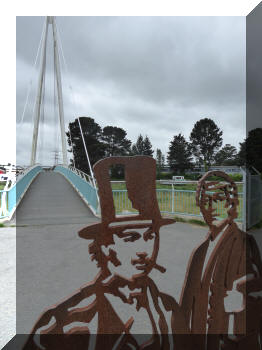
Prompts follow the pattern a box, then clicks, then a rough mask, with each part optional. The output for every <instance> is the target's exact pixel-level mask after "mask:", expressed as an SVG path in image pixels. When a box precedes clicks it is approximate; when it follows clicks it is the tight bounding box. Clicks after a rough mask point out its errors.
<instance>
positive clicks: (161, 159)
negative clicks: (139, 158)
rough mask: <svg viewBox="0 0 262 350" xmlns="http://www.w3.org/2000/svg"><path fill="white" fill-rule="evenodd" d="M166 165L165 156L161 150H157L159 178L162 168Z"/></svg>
mask: <svg viewBox="0 0 262 350" xmlns="http://www.w3.org/2000/svg"><path fill="white" fill-rule="evenodd" d="M164 165H165V156H164V155H163V153H162V152H161V149H159V148H157V149H156V171H157V176H159V175H160V173H161V170H162V167H163V166H164Z"/></svg>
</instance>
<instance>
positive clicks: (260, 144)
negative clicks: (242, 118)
mask: <svg viewBox="0 0 262 350" xmlns="http://www.w3.org/2000/svg"><path fill="white" fill-rule="evenodd" d="M246 164H247V166H248V167H252V166H253V167H254V168H256V169H257V170H258V171H259V172H262V128H256V129H253V130H251V131H249V133H248V137H247V139H246Z"/></svg>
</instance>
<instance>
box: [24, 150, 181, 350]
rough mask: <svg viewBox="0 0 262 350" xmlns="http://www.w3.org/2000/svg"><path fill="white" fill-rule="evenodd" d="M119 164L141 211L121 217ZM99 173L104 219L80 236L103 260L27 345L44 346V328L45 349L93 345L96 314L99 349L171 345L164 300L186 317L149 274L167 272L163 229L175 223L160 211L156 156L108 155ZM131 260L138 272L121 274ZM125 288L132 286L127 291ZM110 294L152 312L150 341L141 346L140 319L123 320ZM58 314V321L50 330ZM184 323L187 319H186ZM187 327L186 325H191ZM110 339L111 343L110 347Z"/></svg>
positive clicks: (42, 318)
mask: <svg viewBox="0 0 262 350" xmlns="http://www.w3.org/2000/svg"><path fill="white" fill-rule="evenodd" d="M113 165H122V166H124V169H125V180H126V187H127V191H128V197H129V199H130V201H131V202H132V207H133V208H134V209H136V210H137V212H138V213H137V214H136V215H130V216H124V217H123V216H121V217H117V216H116V212H115V207H114V199H113V195H112V189H111V183H110V174H109V170H110V167H111V166H113ZM94 173H95V177H96V181H97V184H98V189H99V198H100V207H101V222H100V223H97V224H92V225H89V226H87V227H85V228H83V229H82V230H80V232H79V236H80V237H81V238H83V239H87V240H91V241H92V242H91V243H90V245H89V253H90V255H91V260H92V261H95V262H96V263H97V267H98V268H99V272H98V274H97V276H96V277H95V279H94V280H93V281H92V282H90V283H88V284H86V285H84V286H83V287H81V289H80V290H78V291H76V293H74V294H73V295H72V296H70V297H68V298H66V299H65V300H64V301H62V302H60V303H58V304H56V305H54V306H52V307H51V308H49V309H47V310H46V311H45V312H44V313H43V314H42V315H41V316H40V318H39V319H38V321H37V322H36V324H35V326H34V327H33V329H32V332H31V334H30V336H29V338H28V341H27V343H26V346H25V349H40V347H38V345H37V344H36V343H37V342H36V341H34V335H35V334H36V333H37V331H38V330H39V329H40V328H41V329H42V331H41V335H40V338H39V339H38V342H39V343H40V344H41V345H42V346H43V347H44V348H45V349H56V348H57V349H60V348H62V347H63V349H83V348H85V349H88V346H89V334H90V329H89V327H88V324H89V323H90V322H91V321H92V320H93V319H94V317H95V316H98V322H97V334H98V336H97V339H96V349H104V348H106V349H108V350H110V349H113V347H114V346H116V343H117V342H118V347H117V349H124V348H125V346H127V345H128V344H130V345H132V346H133V348H134V349H142V348H143V349H160V348H161V349H169V348H170V346H169V341H168V337H167V334H168V322H167V320H166V318H165V315H164V312H163V310H162V309H161V307H160V305H159V299H158V298H160V299H161V301H162V303H163V305H164V307H165V308H166V309H169V311H170V305H171V304H172V305H173V306H172V309H177V315H176V317H177V319H179V317H180V316H179V314H180V310H179V308H178V305H177V303H176V301H175V300H174V299H173V298H172V297H171V296H168V295H166V294H164V293H161V292H160V291H159V289H158V288H157V286H156V284H155V283H154V281H153V280H152V279H151V278H150V276H149V275H150V272H151V271H152V269H157V270H159V271H160V272H162V273H163V272H165V268H164V267H162V266H159V265H158V264H157V256H158V250H159V239H160V235H159V231H160V228H161V227H162V226H163V225H169V224H172V223H174V222H175V221H174V220H173V219H167V218H162V217H161V214H160V211H159V207H158V202H157V198H156V189H155V180H156V166H155V160H154V159H153V158H151V157H146V156H136V157H111V158H106V159H103V160H101V161H99V162H97V163H96V164H95V166H94ZM121 241H122V242H121ZM118 243H119V244H118ZM123 243H124V244H126V245H129V247H130V248H129V249H128V251H129V252H130V253H131V254H130V255H131V256H130V257H127V256H124V257H122V258H121V254H120V253H121V252H120V251H119V249H120V248H121V247H120V248H119V245H120V246H121V244H123ZM136 243H139V248H138V249H139V250H138V251H136V250H135V249H134V248H131V245H135V244H136ZM141 246H144V247H145V251H141ZM127 264H128V265H130V266H131V267H132V268H133V269H134V271H133V272H131V273H130V274H129V275H127V276H126V271H127V270H130V269H127V268H126V269H123V270H122V271H121V272H120V273H119V271H118V269H119V268H124V266H125V265H127ZM125 287H127V290H128V292H127V293H126V294H125V293H124V292H123V290H122V288H125ZM120 289H121V290H120ZM134 290H135V291H134ZM148 295H150V296H151V298H152V301H153V308H154V312H152V310H151V308H152V307H151V306H150V302H149V299H148ZM90 296H95V300H94V301H93V302H92V303H91V304H90V305H88V306H86V307H82V308H77V307H76V306H77V304H79V303H80V302H81V301H83V300H84V299H85V298H88V297H90ZM108 296H111V297H112V296H113V297H114V298H116V299H117V300H118V303H119V302H121V303H124V304H126V305H132V306H133V307H132V308H131V309H133V311H134V314H136V313H137V312H136V310H141V309H143V310H144V311H146V314H147V316H148V320H149V323H150V334H151V336H150V339H148V340H147V341H146V343H144V344H143V345H141V344H139V343H138V341H137V340H136V338H135V337H134V336H132V325H133V322H134V317H133V316H132V315H131V317H128V318H125V319H123V317H122V318H121V317H120V316H119V314H118V311H117V309H115V308H113V306H112V304H111V303H110V301H109V297H108ZM52 317H54V320H55V321H54V322H53V324H51V326H50V325H49V327H48V328H47V329H44V327H45V326H47V325H48V324H49V322H50V320H51V319H52ZM181 317H182V316H181ZM182 318H183V317H182ZM73 322H84V323H85V324H86V325H85V326H84V327H83V326H82V327H74V328H72V329H71V330H70V331H68V332H66V333H65V332H64V330H63V327H64V326H66V325H69V324H71V323H73ZM181 322H182V323H183V320H182V321H181ZM184 328H186V326H185V325H184ZM50 335H53V336H50ZM56 335H63V336H56ZM73 335H75V336H73ZM106 335H108V336H106ZM105 337H106V340H105ZM105 341H106V347H104V346H105ZM71 342H72V344H73V346H71V345H72V344H71ZM78 342H79V343H78ZM70 344H71V345H70ZM70 346H71V347H70ZM126 349H129V348H126Z"/></svg>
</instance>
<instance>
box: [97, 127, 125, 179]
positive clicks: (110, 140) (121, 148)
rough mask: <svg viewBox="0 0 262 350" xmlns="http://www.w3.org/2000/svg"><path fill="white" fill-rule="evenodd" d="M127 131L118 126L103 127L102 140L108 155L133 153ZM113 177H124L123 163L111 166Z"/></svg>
mask: <svg viewBox="0 0 262 350" xmlns="http://www.w3.org/2000/svg"><path fill="white" fill-rule="evenodd" d="M126 135H127V134H126V131H125V130H124V129H122V128H118V127H116V126H106V127H104V129H103V134H102V140H103V142H104V146H105V155H106V157H112V156H127V155H130V153H131V141H130V140H128V139H127V138H126ZM111 177H113V178H117V179H122V178H123V177H124V168H123V166H121V165H114V166H112V167H111Z"/></svg>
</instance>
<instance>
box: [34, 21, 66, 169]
mask: <svg viewBox="0 0 262 350" xmlns="http://www.w3.org/2000/svg"><path fill="white" fill-rule="evenodd" d="M49 24H51V25H52V34H53V43H54V46H53V49H54V64H55V78H56V87H57V97H58V107H59V121H60V131H61V141H62V154H63V164H64V165H67V164H68V162H67V151H66V139H65V121H64V107H63V94H62V82H61V71H60V61H59V51H58V44H57V29H56V24H55V18H54V16H47V18H46V26H45V33H44V40H43V47H42V60H41V68H40V75H39V81H38V90H37V96H36V108H35V116H34V131H33V140H32V151H31V165H34V164H35V162H36V150H37V141H38V131H39V121H40V111H41V103H42V96H43V83H44V77H45V72H46V42H47V34H48V26H49Z"/></svg>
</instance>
